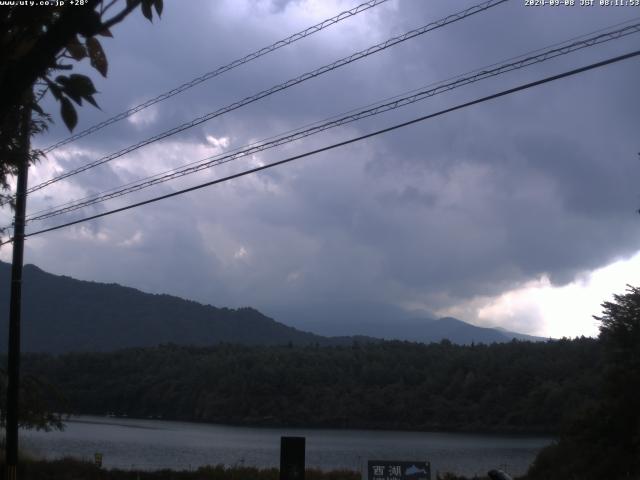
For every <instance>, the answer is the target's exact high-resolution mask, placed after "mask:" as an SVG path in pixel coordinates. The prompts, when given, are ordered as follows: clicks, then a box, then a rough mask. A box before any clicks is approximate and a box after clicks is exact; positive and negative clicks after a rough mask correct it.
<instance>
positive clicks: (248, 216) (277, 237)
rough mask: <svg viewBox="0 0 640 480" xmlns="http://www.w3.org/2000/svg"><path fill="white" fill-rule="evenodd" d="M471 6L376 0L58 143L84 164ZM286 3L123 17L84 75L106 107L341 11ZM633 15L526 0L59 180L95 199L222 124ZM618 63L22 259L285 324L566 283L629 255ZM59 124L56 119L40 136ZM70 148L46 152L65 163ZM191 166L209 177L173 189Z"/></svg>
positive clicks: (632, 247)
mask: <svg viewBox="0 0 640 480" xmlns="http://www.w3.org/2000/svg"><path fill="white" fill-rule="evenodd" d="M471 4H472V2H466V1H455V2H430V3H428V4H426V3H424V2H409V1H407V2H390V3H389V4H386V5H384V6H382V7H378V8H377V9H374V10H372V11H371V12H368V13H364V14H362V15H360V16H359V17H357V18H356V19H352V20H349V21H347V22H343V23H342V24H339V25H337V26H335V27H332V29H330V30H327V31H326V32H322V33H320V34H318V35H317V36H315V37H312V38H309V39H306V40H303V41H302V42H299V43H298V44H296V45H294V46H292V47H288V48H286V49H283V50H281V51H280V52H278V53H276V54H273V55H270V56H268V57H265V58H263V59H260V60H258V61H256V62H254V63H252V64H249V65H246V66H243V67H241V68H239V69H237V70H235V71H233V72H230V73H229V74H227V75H224V76H222V77H220V78H217V79H215V80H213V81H210V82H207V83H205V84H203V85H200V86H198V87H196V88H194V89H192V90H190V91H188V92H186V93H184V94H182V95H179V96H177V97H175V98H173V99H171V100H169V101H167V102H163V103H161V104H159V105H157V106H156V107H153V108H152V109H150V110H147V111H145V112H142V114H141V115H140V116H139V117H138V118H137V119H136V121H135V122H133V121H129V120H126V121H123V122H120V123H119V124H117V125H115V126H113V127H110V128H107V129H104V130H103V132H102V134H101V135H99V136H91V137H87V138H86V139H83V140H82V141H80V142H78V144H77V145H78V146H79V147H82V148H83V149H84V150H85V151H87V152H91V155H96V156H100V155H101V154H103V153H104V152H109V151H111V150H113V149H118V148H122V147H123V146H126V145H128V144H129V143H133V142H135V141H137V140H140V139H141V138H145V137H147V136H151V135H154V134H156V133H158V132H161V131H163V130H165V129H167V128H170V127H172V126H174V125H175V124H178V123H180V122H184V121H187V120H190V119H191V118H193V117H194V116H197V115H201V114H203V113H206V112H209V111H213V110H215V109H217V108H219V107H222V106H225V105H227V104H229V103H231V102H233V101H236V100H239V99H241V98H244V97H245V96H247V95H250V94H252V93H255V92H257V91H260V90H262V89H264V88H268V87H270V86H271V85H273V84H277V83H279V82H282V81H285V80H287V79H289V78H292V77H294V76H297V75H299V74H301V73H303V72H305V71H309V70H312V69H314V68H317V67H318V66H320V65H323V64H325V63H329V62H331V61H333V60H336V59H338V58H340V57H343V56H346V55H348V54H350V53H352V52H353V51H355V50H358V49H361V48H365V47H367V46H369V45H371V44H373V43H375V42H378V41H382V40H384V39H385V38H387V37H389V36H391V35H394V34H398V33H402V32H404V31H406V30H409V29H411V28H415V27H418V26H421V25H423V24H425V23H428V22H429V21H433V20H436V19H438V18H440V17H443V16H444V15H446V14H448V13H451V12H453V11H456V10H460V9H462V8H465V7H467V6H470V5H471ZM178 5H179V7H178ZM305 5H306V3H305V2H302V1H295V2H284V1H275V2H270V3H269V2H258V3H255V2H248V3H243V2H238V1H234V2H226V3H224V2H215V3H211V2H189V3H179V4H178V3H171V2H170V3H168V5H167V8H166V12H165V14H164V16H163V19H162V20H161V21H160V22H159V23H156V24H154V25H150V24H149V23H148V22H146V20H144V19H142V18H140V15H137V16H135V17H133V18H131V19H128V20H127V21H126V22H125V23H124V24H123V25H122V26H121V27H119V28H118V29H117V30H116V31H114V34H115V38H114V39H113V40H109V39H105V40H104V42H103V43H104V44H105V48H106V49H107V54H108V56H109V60H110V75H109V78H108V79H107V80H105V81H102V80H100V81H98V82H97V83H98V89H99V90H100V91H101V94H100V99H99V102H100V104H101V106H102V108H103V111H104V114H107V115H111V114H115V113H118V112H119V111H121V110H123V109H126V108H129V107H131V106H133V105H135V104H136V103H137V102H140V101H142V100H144V99H145V98H147V97H149V96H153V95H154V94H156V93H160V92H162V91H165V90H167V89H168V88H172V87H173V86H176V85H178V84H180V83H182V82H184V81H188V80H190V79H191V78H193V76H194V75H198V74H201V73H204V72H206V71H208V70H212V69H213V68H215V67H216V66H218V65H221V64H224V63H225V62H227V61H230V60H232V59H234V58H238V57H240V56H242V55H244V54H246V53H248V52H250V51H252V50H255V49H256V48H259V47H261V46H264V45H267V44H269V43H271V42H273V41H274V40H277V39H279V38H282V37H283V36H286V35H288V34H289V33H292V32H295V31H298V30H301V29H302V28H304V27H306V26H308V25H309V24H311V23H314V22H315V21H318V20H320V19H322V18H325V17H329V16H331V15H332V14H334V13H335V12H338V11H341V10H344V9H347V8H350V7H352V6H353V5H354V2H344V3H339V4H338V3H336V4H335V5H333V6H332V7H333V8H331V9H329V10H322V14H320V15H319V16H317V17H315V18H313V19H312V18H311V17H309V16H305V15H308V14H307V13H305V12H307V10H305V9H304V8H303V7H304V6H305ZM319 5H324V6H325V8H328V7H326V4H324V3H319V4H317V5H316V7H318V6H319ZM632 13H633V12H631V11H628V10H625V9H622V8H610V9H602V8H599V7H595V8H593V9H587V8H579V7H575V8H564V9H563V8H560V9H555V10H553V9H552V8H546V9H542V8H538V9H529V8H525V7H524V6H523V4H522V2H519V1H512V2H509V3H508V4H506V5H505V6H501V7H497V8H496V9H494V10H492V11H490V12H485V13H482V14H479V15H477V16H476V17H474V18H470V19H468V20H464V21H460V22H457V23H455V24H453V25H451V26H449V27H447V28H443V29H441V30H438V31H434V32H431V33H429V34H427V35H425V36H423V37H421V38H418V39H415V40H412V41H409V42H407V43H405V44H403V45H400V46H397V47H394V48H393V49H390V50H389V51H387V52H383V53H381V54H379V55H375V56H372V57H370V58H368V59H365V60H362V61H360V62H358V63H356V64H353V65H350V66H347V67H344V68H343V69H341V70H338V71H336V72H332V73H330V74H327V75H326V76H323V77H321V78H318V79H314V80H311V81H309V82H307V83H305V84H303V85H298V86H296V87H293V88H292V89H290V90H288V91H286V92H282V93H280V94H276V95H274V96H273V97H270V98H268V99H264V100H262V101H260V102H257V103H256V104H253V105H251V106H248V107H246V108H243V109H241V110H238V111H236V112H232V113H230V114H228V115H225V116H224V117H221V118H219V119H215V120H213V121H211V122H207V123H206V124H203V125H200V126H198V127H195V128H193V129H191V130H189V131H188V132H185V133H184V134H181V135H180V136H178V137H172V138H171V139H170V141H169V143H167V144H166V145H168V146H166V147H165V148H164V149H163V147H159V148H156V149H151V150H141V151H140V152H139V153H137V154H136V155H135V156H133V157H132V159H131V160H130V163H129V164H127V165H128V167H127V168H124V167H122V165H121V166H120V167H115V166H114V167H113V168H110V167H101V168H98V169H95V170H94V171H93V172H92V173H91V174H87V175H86V176H82V175H79V176H78V177H76V179H75V180H76V181H77V183H76V184H75V185H76V188H79V187H80V186H82V188H83V189H84V190H85V192H86V193H90V192H93V191H99V190H100V189H102V188H106V187H110V186H113V185H114V184H116V183H118V180H119V181H121V182H124V181H130V180H132V179H134V178H135V177H136V175H137V174H148V173H149V172H150V171H152V168H153V167H149V166H148V165H149V163H148V162H149V161H150V160H151V158H152V159H153V160H151V161H152V162H154V163H151V165H155V164H156V163H155V162H159V163H157V164H158V165H162V167H163V168H169V167H170V166H176V165H178V164H180V163H182V162H186V161H193V160H197V159H198V155H202V156H204V155H205V153H207V152H209V151H210V150H211V144H210V143H208V142H209V141H208V140H207V136H213V137H216V138H222V137H228V139H229V148H235V147H238V146H241V145H243V144H245V143H247V142H249V141H254V140H256V139H260V138H265V137H268V136H270V135H273V134H277V133H280V132H283V131H287V130H289V129H291V128H294V127H296V126H299V125H301V124H304V123H307V122H310V121H315V120H318V119H321V118H323V117H326V116H328V115H333V114H336V113H339V112H343V111H346V110H349V109H352V108H355V107H358V106H363V105H366V104H368V103H370V102H373V101H376V100H379V99H381V98H385V97H388V96H390V95H394V94H397V93H400V92H403V91H406V90H409V89H413V88H417V87H420V86H422V85H426V84H428V83H430V82H433V81H437V80H442V79H445V78H447V77H450V76H452V75H457V74H460V73H463V72H465V71H467V70H470V69H474V68H478V67H481V66H483V65H487V64H491V63H494V62H496V61H499V60H501V59H505V58H509V57H511V56H514V55H518V54H521V53H524V52H526V51H530V50H533V49H535V48H540V47H542V46H546V45H549V44H552V43H554V42H557V41H560V40H565V39H567V38H570V37H573V36H576V35H580V34H583V33H586V32H588V31H591V30H595V29H597V28H602V27H604V26H607V25H609V24H613V23H616V22H620V21H623V20H627V19H629V18H631V17H632ZM634 42H637V38H634V37H630V38H629V39H627V40H624V41H621V42H619V43H616V44H612V45H610V46H609V45H607V46H603V47H600V48H598V49H597V50H593V51H584V52H580V53H578V54H576V55H575V56H573V57H571V58H569V57H567V58H564V57H563V58H561V59H557V60H554V61H552V62H550V63H549V64H544V65H539V66H536V67H532V68H530V69H528V70H523V71H521V72H514V73H512V74H509V75H507V76H505V77H504V78H495V79H492V80H489V81H486V82H483V83H478V84H477V85H473V86H470V87H466V88H464V89H460V90H456V91H454V92H450V93H448V94H445V95H441V96H438V97H434V98H432V99H430V100H429V101H426V102H423V103H421V104H418V105H417V106H413V107H409V108H406V109H405V110H403V111H402V112H398V113H392V114H388V115H386V116H384V117H381V118H380V119H370V120H368V121H365V122H363V123H362V124H357V125H352V126H350V127H347V128H345V129H341V130H337V131H331V132H327V133H325V134H323V135H321V136H319V137H318V138H315V137H314V138H310V139H308V140H306V141H305V142H302V143H299V144H296V145H292V146H289V147H287V148H286V149H283V150H279V151H277V152H271V153H265V154H262V155H259V156H258V157H257V158H255V159H254V160H253V161H254V165H255V164H256V163H255V162H258V161H270V160H277V159H280V158H283V157H284V156H288V155H292V154H295V153H299V152H302V151H306V150H310V149H313V148H317V147H320V146H323V145H325V144H328V143H331V142H333V141H338V140H341V139H344V138H348V137H350V136H355V135H357V134H359V133H363V132H366V131H370V130H373V129H375V128H381V127H383V126H386V125H389V124H391V123H393V122H394V121H402V120H406V119H408V118H411V117H415V116H419V115H423V114H424V113H427V112H433V111H436V110H438V109H440V108H445V107H447V106H450V105H452V104H455V103H458V102H462V101H467V100H470V99H473V98H476V97H479V96H482V95H487V94H490V93H493V92H495V91H498V90H499V89H501V88H507V87H509V86H513V85H515V84H516V83H519V82H525V81H531V80H534V79H537V78H540V77H542V76H544V75H550V74H552V73H558V72H561V71H563V70H566V69H568V68H572V67H575V66H577V65H581V64H585V63H589V62H593V61H596V60H597V59H601V58H605V57H606V56H610V55H615V54H620V53H622V52H626V51H627V50H631V49H632V47H633V45H634ZM638 73H640V68H639V66H638V62H637V61H631V62H628V63H626V64H624V65H615V66H612V67H610V68H608V69H606V70H604V71H602V72H592V73H588V74H585V75H583V76H580V77H578V78H576V79H570V80H564V81H561V82H558V83H554V84H550V85H547V86H544V87H541V88H538V89H536V90H531V91H528V92H523V93H521V94H518V95H517V96H513V97H508V98H503V99H500V100H497V101H494V102H492V103H490V104H483V105H480V106H476V107H473V108H470V109H466V110H463V111H460V112H456V113H454V114H451V115H447V116H443V117H439V118H438V119H436V120H435V121H430V122H428V123H425V124H420V125H416V126H412V127H409V128H407V129H404V130H401V131H397V132H394V133H392V134H388V135H385V136H383V137H378V138H375V139H372V140H369V141H368V142H366V143H363V144H359V145H354V146H350V147H347V148H343V149H341V150H336V151H333V152H331V153H327V154H322V155H319V156H318V157H316V158H310V159H307V160H304V161H302V162H301V163H298V164H292V165H289V166H287V167H284V168H280V169H276V170H271V171H268V172H264V173H263V174H260V175H257V176H254V177H251V178H247V179H242V180H239V181H236V182H234V183H230V184H228V185H225V186H223V187H222V188H214V189H210V190H207V191H201V192H199V193H195V194H191V195H189V196H187V197H184V198H182V199H180V200H176V201H167V202H162V203H160V204H157V205H155V206H149V207H145V208H144V209H141V210H139V211H137V212H131V213H128V214H123V215H122V216H114V217H109V218H108V219H104V220H103V221H101V222H100V223H98V224H97V225H94V226H93V227H91V228H88V227H87V230H86V232H85V233H86V234H83V233H82V232H83V231H82V230H80V229H74V230H72V231H70V232H71V233H68V234H67V233H58V234H55V235H51V236H50V237H42V238H41V239H39V240H38V242H40V243H34V246H33V247H32V248H31V249H30V252H29V257H30V258H29V261H33V262H35V263H39V264H40V265H41V266H42V267H43V268H45V269H50V270H52V271H54V272H60V273H67V274H72V275H78V276H81V277H83V278H88V279H96V280H109V281H118V282H121V283H125V284H128V285H133V286H137V287H140V288H145V289H148V290H151V291H155V292H160V291H166V292H169V293H174V294H178V295H183V296H186V297H190V298H195V299H197V300H200V301H204V302H207V303H215V304H218V305H221V306H223V305H229V306H239V305H255V306H258V307H263V308H266V309H267V310H269V309H272V310H273V311H277V312H278V313H279V314H282V315H283V318H284V319H286V320H289V321H293V320H295V318H296V315H299V313H298V314H296V313H291V314H290V315H288V317H287V313H286V308H284V307H283V306H286V305H289V306H290V307H291V312H295V311H298V312H299V311H300V306H304V305H306V304H310V305H314V306H315V307H314V310H317V309H321V308H322V307H321V305H328V302H341V303H340V304H341V305H347V306H346V307H345V312H344V314H345V318H348V317H349V312H350V311H352V312H353V313H354V315H357V308H356V307H348V305H356V304H359V305H371V304H375V303H376V302H379V303H382V304H386V305H390V306H393V305H396V306H398V305H400V306H402V305H408V304H420V305H422V306H424V307H425V308H428V309H438V308H444V307H447V306H451V305H450V302H458V301H465V300H468V299H470V298H472V297H474V296H475V295H496V294H499V293H501V292H503V291H505V290H509V289H512V288H514V287H516V286H518V285H522V284H524V283H526V282H527V281H530V280H531V279H534V278H538V277H539V276H540V275H548V276H549V277H550V278H551V279H552V281H554V282H556V283H557V284H564V283H566V282H570V281H571V280H572V279H573V278H574V276H575V275H576V274H577V273H579V272H583V271H587V270H591V269H594V268H597V267H600V266H603V265H606V264H607V263H608V262H611V261H612V260H614V259H617V258H622V257H625V256H629V255H631V254H633V253H635V252H636V251H637V249H638V247H637V245H638V240H640V232H639V230H638V228H637V218H636V216H634V209H635V208H636V207H638V203H639V202H640V200H639V197H638V189H637V182H635V179H636V178H637V174H638V164H637V158H636V152H637V151H638V145H637V138H636V136H637V135H636V132H635V129H637V112H638V111H640V95H638V93H637V86H636V82H635V79H637V78H638ZM104 114H103V113H102V112H100V111H98V110H91V109H90V108H84V109H83V110H82V111H81V113H80V117H81V120H82V122H83V125H85V126H88V125H90V124H92V123H95V122H96V121H99V120H100V119H102V118H104V116H103V115H104ZM145 115H146V116H145ZM58 123H59V122H58ZM63 136H64V131H63V130H62V129H61V128H60V125H55V126H54V127H53V128H52V130H51V132H49V134H48V135H47V136H46V137H45V138H43V139H41V140H39V142H41V143H42V144H43V145H46V144H48V143H49V142H51V141H53V140H54V139H57V138H62V137H63ZM207 144H208V147H206V145H207ZM145 152H152V154H151V153H148V154H145ZM175 152H183V154H184V155H183V156H184V158H181V157H180V155H178V154H176V153H175ZM87 155H89V154H86V155H84V154H83V155H77V156H72V157H69V158H67V160H64V161H63V160H61V161H60V162H59V163H60V164H61V165H62V166H63V167H64V168H65V169H66V168H70V167H72V166H74V165H80V164H82V163H83V162H85V161H86V157H87ZM148 157H151V158H148ZM123 161H124V159H123ZM246 165H248V161H245V162H244V163H241V164H240V165H239V166H238V167H234V166H228V167H225V168H221V169H219V170H218V171H219V172H220V174H222V172H230V171H235V170H234V169H238V168H241V167H242V166H246ZM205 177H206V178H207V179H208V178H210V177H209V176H206V175H205V176H204V177H203V176H200V177H198V178H194V179H193V180H191V179H189V180H185V181H184V182H183V183H181V184H180V185H185V186H186V185H189V184H194V183H197V181H199V179H203V178H205ZM170 188H171V187H170V186H164V187H162V188H160V189H159V190H158V191H163V192H164V191H169V189H170ZM64 193H65V192H64V191H61V193H60V194H64ZM138 198H145V196H144V195H141V196H139V197H138ZM58 200H60V198H59V199H58ZM38 201H39V200H36V202H38ZM100 208H104V207H100ZM73 232H75V233H73ZM101 234H102V237H100V235H101ZM329 299H330V300H329ZM447 302H449V304H448V303H447ZM390 308H391V307H390ZM296 309H297V310H296ZM360 310H361V311H365V310H366V309H363V308H361V309H360ZM327 311H329V310H327ZM533 330H535V326H532V327H531V331H533Z"/></svg>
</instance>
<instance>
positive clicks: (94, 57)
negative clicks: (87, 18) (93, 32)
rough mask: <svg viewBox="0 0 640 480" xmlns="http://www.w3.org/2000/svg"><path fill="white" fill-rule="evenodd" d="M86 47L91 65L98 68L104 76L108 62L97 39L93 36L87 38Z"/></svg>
mask: <svg viewBox="0 0 640 480" xmlns="http://www.w3.org/2000/svg"><path fill="white" fill-rule="evenodd" d="M87 48H88V49H89V58H90V59H91V66H92V67H93V68H95V69H96V70H98V71H99V72H100V74H101V75H102V76H103V77H106V76H107V70H108V68H109V64H108V62H107V56H106V55H105V54H104V50H102V45H100V42H99V41H98V39H97V38H95V37H90V38H87Z"/></svg>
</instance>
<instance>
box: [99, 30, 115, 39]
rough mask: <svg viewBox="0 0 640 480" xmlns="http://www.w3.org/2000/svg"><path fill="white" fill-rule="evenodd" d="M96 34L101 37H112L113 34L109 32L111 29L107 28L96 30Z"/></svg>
mask: <svg viewBox="0 0 640 480" xmlns="http://www.w3.org/2000/svg"><path fill="white" fill-rule="evenodd" d="M98 35H100V36H102V37H110V38H113V35H112V34H111V30H109V29H108V28H105V29H103V30H101V31H99V32H98Z"/></svg>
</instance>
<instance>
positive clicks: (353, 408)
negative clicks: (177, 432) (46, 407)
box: [23, 338, 602, 432]
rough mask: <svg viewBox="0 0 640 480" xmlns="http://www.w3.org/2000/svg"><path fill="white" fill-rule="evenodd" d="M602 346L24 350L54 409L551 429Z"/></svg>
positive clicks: (307, 422) (583, 403) (236, 420)
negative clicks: (51, 394) (49, 390)
mask: <svg viewBox="0 0 640 480" xmlns="http://www.w3.org/2000/svg"><path fill="white" fill-rule="evenodd" d="M601 360H602V355H601V349H600V348H599V344H598V342H597V341H596V340H595V339H589V338H580V339H575V340H566V339H565V340H559V341H548V342H541V343H531V342H520V341H513V342H511V343H506V344H493V345H483V344H479V345H470V346H460V345H454V344H451V343H450V342H448V341H442V342H440V343H434V344H429V345H424V344H418V343H410V342H397V341H396V342H382V343H377V344H359V343H354V344H353V345H351V346H337V347H320V346H307V347H300V346H292V345H284V346H240V345H231V344H220V345H217V346H214V347H207V348H201V347H188V346H177V345H162V346H158V347H155V348H133V349H126V350H121V351H117V352H111V353H70V354H63V355H58V356H55V355H49V354H28V355H25V356H24V357H23V368H24V371H25V372H26V373H27V374H29V375H32V376H34V377H37V378H41V379H46V382H48V383H49V384H50V385H52V386H53V387H55V388H57V389H58V391H59V392H60V393H61V394H62V397H63V398H64V399H65V401H64V402H63V403H60V402H59V401H58V404H57V405H52V406H51V408H52V409H54V410H55V411H65V412H70V413H75V414H115V415H128V416H131V417H139V418H148V417H151V418H164V419H174V420H191V421H202V422H216V423H229V424H243V425H270V426H275V425H281V426H285V425H286V426H310V427H338V428H343V427H348V428H385V429H410V430H459V431H500V432H555V431H558V429H559V428H560V426H561V425H562V424H563V422H566V421H567V420H569V419H570V418H571V417H572V416H574V415H576V413H577V412H579V411H580V410H584V409H588V408H589V406H590V405H591V404H592V403H593V402H594V401H595V399H596V398H597V397H598V389H599V386H600V384H601V381H600V373H599V371H600V369H599V368H598V365H599V363H600V362H601Z"/></svg>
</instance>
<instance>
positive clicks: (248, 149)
mask: <svg viewBox="0 0 640 480" xmlns="http://www.w3.org/2000/svg"><path fill="white" fill-rule="evenodd" d="M638 32H640V23H637V24H634V25H629V26H626V27H624V28H620V29H618V30H614V31H609V32H605V33H601V34H600V35H596V36H592V37H588V38H585V39H583V40H580V41H576V42H573V43H571V44H568V45H563V46H562V47H559V48H554V49H548V50H546V51H542V53H539V54H538V55H533V56H528V57H525V58H521V57H522V56H521V57H520V59H519V60H517V61H515V62H509V63H506V64H502V65H499V64H493V65H499V66H497V67H494V68H487V69H480V70H475V71H474V72H475V73H473V72H472V74H471V75H468V76H466V77H462V76H458V77H456V78H457V80H455V81H452V82H449V83H443V82H440V84H438V86H437V87H435V88H431V89H426V90H421V91H420V90H413V91H412V92H410V93H411V95H407V96H404V97H400V96H396V97H394V100H393V101H391V102H387V103H384V104H379V105H377V106H375V107H372V108H365V109H363V110H360V111H356V112H355V113H352V114H350V115H346V116H343V117H339V118H335V119H334V120H330V121H326V122H324V123H317V124H314V126H312V127H310V128H304V127H303V128H301V129H298V130H297V131H294V132H295V133H293V134H288V135H287V134H285V135H281V136H279V137H272V138H273V139H272V140H269V141H263V142H257V143H255V144H252V145H248V146H245V147H240V148H239V149H236V151H235V153H226V154H218V155H214V156H211V157H207V158H205V159H203V160H199V161H197V162H193V163H191V164H188V165H186V166H184V167H180V168H176V169H173V170H169V171H167V172H163V173H159V174H156V175H152V176H150V177H147V178H144V179H141V180H137V181H135V182H131V183H129V184H126V185H121V186H119V187H116V188H113V189H110V190H106V191H104V192H101V193H98V194H95V195H92V196H89V197H85V198H82V199H79V200H75V201H71V202H66V203H64V204H61V205H58V206H56V207H51V208H49V209H45V210H41V211H39V212H35V213H33V214H31V215H30V216H29V217H28V221H29V222H31V221H38V220H44V219H48V218H51V217H54V216H58V215H62V214H65V213H69V212H72V211H75V210H78V209H80V208H84V207H87V206H90V205H94V204H97V203H101V202H104V201H107V200H111V199H113V198H117V197H121V196H123V195H127V194H129V193H133V192H136V191H139V190H142V189H144V188H148V187H151V186H154V185H158V184H160V183H164V182H167V181H170V180H174V179H176V178H180V177H183V176H186V175H190V174H193V173H196V172H199V171H201V170H204V169H207V168H211V167H214V166H217V165H221V164H224V163H228V162H231V161H234V160H237V159H239V158H242V157H246V156H249V155H253V154H255V153H258V152H261V151H264V150H267V149H270V148H274V147H277V146H280V145H284V144H286V143H290V142H293V141H296V140H299V139H302V138H305V137H308V136H310V135H314V134H316V133H320V132H322V131H325V130H328V129H330V128H334V127H337V126H341V125H346V124H348V123H352V122H355V121H357V120H360V119H363V118H366V117H370V116H374V115H378V114H381V113H383V112H387V111H390V110H394V109H397V108H400V107H403V106H406V105H410V104H412V103H415V102H418V101H421V100H424V99H426V98H430V97H432V96H434V95H437V94H440V93H444V92H447V91H450V90H453V89H455V88H459V87H462V86H464V85H468V84H471V83H475V82H477V81H480V80H484V79H487V78H491V77H494V76H497V75H501V74H503V73H507V72H510V71H513V70H518V69H521V68H524V67H528V66H531V65H534V64H537V63H541V62H544V61H546V60H550V59H552V58H556V57H559V56H561V55H567V54H569V53H571V52H575V51H577V50H580V49H583V48H588V47H592V46H594V45H598V44H601V43H604V42H608V41H610V40H614V39H619V38H623V37H625V36H627V35H631V34H633V33H638ZM565 43H566V42H565ZM536 51H541V49H539V50H536ZM525 55H526V54H525Z"/></svg>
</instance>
